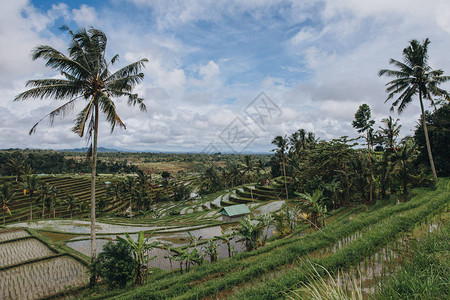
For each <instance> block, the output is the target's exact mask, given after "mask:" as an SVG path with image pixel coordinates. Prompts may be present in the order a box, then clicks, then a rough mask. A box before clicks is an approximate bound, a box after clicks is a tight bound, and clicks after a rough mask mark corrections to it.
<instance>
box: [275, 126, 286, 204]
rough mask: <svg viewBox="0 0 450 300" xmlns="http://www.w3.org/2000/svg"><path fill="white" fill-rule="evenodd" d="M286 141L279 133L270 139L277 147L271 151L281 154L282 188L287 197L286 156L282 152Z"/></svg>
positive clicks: (284, 149)
mask: <svg viewBox="0 0 450 300" xmlns="http://www.w3.org/2000/svg"><path fill="white" fill-rule="evenodd" d="M287 143H288V141H287V139H286V137H282V136H281V135H279V136H276V137H275V138H274V139H273V141H272V144H274V145H275V146H276V147H277V149H273V150H272V151H277V152H278V153H279V154H280V156H281V163H282V165H283V175H284V188H285V191H286V199H288V198H289V195H288V190H287V180H286V158H285V156H284V152H285V151H286V148H287Z"/></svg>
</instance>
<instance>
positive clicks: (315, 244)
mask: <svg viewBox="0 0 450 300" xmlns="http://www.w3.org/2000/svg"><path fill="white" fill-rule="evenodd" d="M42 179H43V180H45V181H47V182H50V183H52V184H57V185H58V186H59V188H60V190H61V191H65V192H67V193H68V192H72V193H73V192H75V193H76V194H77V195H80V196H81V197H80V199H81V200H80V202H81V201H84V202H88V201H89V197H88V192H87V191H88V187H89V180H88V178H84V177H75V176H73V177H68V176H63V177H44V178H42ZM107 179H109V180H111V181H113V180H114V179H112V178H111V177H105V178H102V179H101V180H100V181H99V189H98V193H99V195H102V194H105V193H106V189H105V187H104V186H103V184H102V182H103V181H106V180H107ZM191 180H192V179H189V180H187V182H190V181H191ZM449 184H450V180H449V179H441V180H440V182H439V184H438V186H437V189H436V190H432V189H427V188H416V189H414V191H413V192H412V195H414V197H412V199H410V200H409V201H407V202H404V203H397V202H396V200H394V199H393V200H386V201H379V202H378V203H377V204H376V205H375V206H367V205H357V206H353V207H342V208H340V209H338V210H335V211H332V212H331V213H328V214H327V225H326V226H325V227H323V228H322V229H321V230H312V229H311V228H310V226H309V224H307V223H303V224H299V225H298V226H297V227H296V229H295V231H294V232H293V233H292V234H290V235H288V236H287V237H285V238H279V236H278V233H277V232H275V229H274V227H271V228H270V230H269V232H270V234H269V241H268V243H267V244H266V245H265V246H263V247H259V248H258V249H257V250H254V251H251V252H246V251H245V247H244V245H243V243H242V242H241V241H239V240H238V238H236V237H234V238H232V239H231V244H232V246H233V247H234V249H235V251H236V253H235V255H233V256H232V257H231V258H228V256H229V254H228V251H227V247H226V245H225V244H224V243H222V242H219V240H218V236H221V234H222V233H221V232H225V233H227V234H232V233H233V228H236V225H237V224H236V222H224V221H222V218H221V215H220V214H219V210H220V209H221V208H222V207H226V206H229V205H234V204H242V203H244V204H246V205H247V206H248V207H249V208H250V210H251V214H250V215H251V216H252V217H253V218H256V217H258V216H260V215H261V214H263V213H266V212H267V213H270V212H275V213H281V212H282V211H283V210H284V207H294V206H295V205H296V204H295V201H292V200H286V199H284V196H285V195H284V193H283V180H282V179H281V178H275V179H274V180H273V181H272V183H271V184H270V185H269V186H261V185H255V184H245V185H242V186H238V187H236V188H233V189H229V190H223V191H219V192H216V193H213V194H209V195H205V196H197V197H194V198H192V199H189V200H186V201H178V202H175V201H163V202H156V203H154V204H152V207H151V210H152V211H153V214H152V215H151V216H146V215H144V216H139V217H136V218H133V219H130V218H124V217H122V216H115V215H114V213H113V212H114V211H115V210H116V209H117V207H123V206H124V205H126V203H122V204H120V203H114V202H112V203H111V204H110V206H108V208H107V209H106V211H108V212H112V213H108V214H106V215H104V216H103V217H100V218H99V220H98V222H99V224H98V226H99V227H98V245H97V246H98V251H101V250H102V249H101V248H102V246H103V245H104V244H105V243H106V242H108V241H109V240H114V239H116V236H117V235H119V236H122V237H123V236H124V233H125V232H127V233H129V234H131V236H132V237H133V238H136V237H137V232H138V231H144V232H145V234H146V236H147V237H151V240H152V241H153V240H157V241H159V242H160V243H161V244H160V245H159V246H158V247H157V248H156V249H154V250H153V252H152V253H151V255H152V256H153V255H155V256H156V259H155V260H153V261H152V262H151V264H150V267H152V268H160V269H162V270H163V271H161V270H159V271H156V269H153V270H155V271H154V275H151V277H150V279H149V282H151V283H150V284H148V285H144V286H142V287H137V288H135V289H132V290H115V291H113V292H109V291H104V292H101V293H100V295H97V296H95V295H93V294H90V293H89V292H88V291H87V290H86V291H82V292H81V293H83V298H94V299H107V298H117V299H149V298H151V299H167V298H170V299H198V298H232V299H262V298H264V299H278V298H280V297H281V298H283V297H293V298H298V297H300V298H301V296H298V295H299V294H298V293H299V292H298V291H299V289H300V288H301V287H302V285H303V284H306V283H308V282H310V281H311V278H313V275H314V274H315V273H316V272H317V273H318V274H319V275H320V276H326V275H327V274H328V272H329V273H330V274H332V275H330V276H334V275H333V274H337V273H338V272H339V273H340V276H341V278H344V282H343V283H341V285H343V286H345V289H351V287H348V286H347V285H348V284H349V282H357V284H358V285H360V286H361V292H362V293H363V295H364V297H367V296H368V295H374V294H376V293H378V289H379V286H380V282H382V281H384V280H386V278H388V277H390V276H391V275H392V274H396V273H397V272H399V270H400V263H401V262H402V261H403V260H404V257H405V255H406V254H405V253H408V252H409V251H410V249H411V247H412V246H411V245H412V244H413V243H411V241H413V240H415V239H417V238H419V237H420V236H422V235H424V233H430V234H432V233H433V232H435V231H438V229H439V230H440V228H442V227H443V226H444V225H445V224H447V223H448V216H449V213H448V210H449V201H448V199H449V196H450V191H449V187H448V186H449ZM83 190H86V191H83ZM83 193H85V194H86V196H83V195H84V194H83ZM19 199H23V202H24V203H23V207H22V208H20V204H21V203H20V201H19V202H18V204H19V205H17V206H15V207H13V208H14V209H15V210H13V212H14V214H13V216H14V217H12V218H10V219H8V224H9V225H8V226H9V227H10V228H11V226H16V225H18V226H26V227H30V228H34V229H32V230H33V231H29V230H28V229H14V230H11V229H8V230H3V232H1V233H0V252H1V253H2V256H1V257H2V259H0V272H1V275H2V276H1V278H2V279H1V280H2V281H1V283H2V285H4V286H8V289H5V290H3V291H2V292H3V295H2V297H3V298H7V299H9V298H12V299H14V298H17V297H19V298H30V299H31V298H37V297H46V295H53V294H58V295H60V294H64V293H69V294H70V293H71V291H74V290H78V289H80V288H84V287H85V286H86V284H87V280H88V278H87V276H88V275H87V274H86V270H87V267H86V265H85V263H86V262H87V261H88V258H89V255H90V253H89V250H90V241H89V223H88V220H83V219H82V218H80V217H82V216H83V214H82V213H76V214H75V215H74V216H75V217H74V220H73V221H71V220H69V219H68V218H67V216H68V215H67V213H68V212H67V210H66V209H64V207H61V208H58V209H57V210H56V212H57V214H56V215H57V217H60V216H62V217H63V218H65V219H64V220H60V219H59V220H58V218H57V219H56V220H53V218H51V219H50V220H47V221H45V220H44V221H39V222H33V223H16V222H15V221H19V220H20V219H21V216H22V218H23V219H27V217H28V201H27V200H28V199H26V198H25V197H22V196H21V195H20V196H19ZM121 205H122V206H121ZM35 209H36V210H39V206H36V208H35ZM21 210H22V211H21ZM23 219H22V220H23ZM11 222H13V223H11ZM83 222H84V223H83ZM15 224H16V225H15ZM30 230H31V229H30ZM273 233H275V234H274V235H273V236H272V234H273ZM189 234H190V235H192V236H193V237H194V238H196V239H198V240H197V244H196V245H197V246H196V247H197V249H198V250H199V251H200V252H203V251H204V250H203V247H204V246H205V245H206V242H207V241H208V240H209V239H216V241H217V242H219V247H218V254H219V258H221V259H220V260H219V261H217V262H216V263H214V264H212V263H210V262H209V261H208V259H205V260H204V262H203V264H201V265H200V266H195V267H192V269H191V271H190V272H187V273H185V272H183V273H181V272H180V271H179V270H177V269H178V267H179V264H178V263H175V262H172V261H170V260H169V259H168V257H169V256H170V255H175V256H176V255H179V254H180V253H182V252H183V251H185V250H186V249H188V248H189V247H192V244H191V243H192V240H191V237H190V235H189ZM42 236H44V237H42ZM39 237H40V238H39ZM43 241H44V242H43ZM45 241H47V242H45ZM49 245H53V246H49ZM53 247H54V248H53ZM191 249H192V248H191ZM70 253H78V254H77V255H78V259H80V261H79V260H77V259H74V258H73V256H71V255H73V254H70ZM13 254H14V255H13ZM311 265H313V266H320V267H318V268H317V269H314V268H311ZM172 269H175V270H174V274H172ZM24 274H27V275H24ZM358 274H359V275H358ZM42 278H43V279H42ZM53 282H55V283H53ZM31 286H32V287H33V289H32V290H33V292H30V289H29V287H31ZM35 287H36V288H35Z"/></svg>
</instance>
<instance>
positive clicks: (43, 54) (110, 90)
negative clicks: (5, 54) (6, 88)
mask: <svg viewBox="0 0 450 300" xmlns="http://www.w3.org/2000/svg"><path fill="white" fill-rule="evenodd" d="M64 29H65V30H67V32H68V33H69V35H70V37H71V43H70V45H69V49H68V53H69V54H68V56H66V55H65V54H63V53H62V52H60V51H58V50H56V49H54V48H52V47H50V46H43V45H41V46H37V47H36V48H35V49H34V50H33V53H32V58H33V60H36V59H39V58H42V59H44V60H45V61H46V66H47V67H49V68H52V69H55V70H58V71H59V72H60V73H61V75H62V76H63V79H60V78H57V79H55V78H49V79H37V80H29V81H28V82H27V84H26V86H27V87H31V88H30V89H29V90H27V91H25V92H23V93H21V94H19V95H17V96H16V98H15V99H14V101H20V100H26V99H44V98H53V99H55V100H65V99H66V100H68V101H67V102H66V103H64V104H63V105H61V106H60V107H58V108H57V109H55V110H53V111H52V112H50V113H49V114H48V115H46V116H45V117H44V118H42V119H41V120H39V121H38V122H37V123H36V124H35V125H34V126H33V127H32V128H31V130H30V134H31V133H33V132H35V130H36V127H37V125H38V124H39V123H40V122H41V121H42V120H43V119H45V118H47V117H48V118H49V119H50V122H52V121H53V120H54V118H55V117H56V116H62V117H64V116H66V114H67V113H68V112H70V111H71V110H73V109H74V105H75V104H76V103H77V102H79V101H80V100H83V99H84V100H85V101H87V105H86V106H85V107H84V108H83V109H82V110H81V112H80V113H79V114H78V116H77V118H76V120H75V126H74V127H73V129H72V130H73V131H74V132H75V133H77V134H78V135H79V136H80V137H83V136H84V135H85V134H86V135H87V139H88V141H91V144H90V147H89V151H88V156H89V157H90V156H92V176H91V177H92V178H91V259H92V262H93V261H94V260H95V257H96V247H95V181H96V180H95V179H96V172H97V170H96V168H97V142H98V128H99V117H100V113H103V114H105V116H106V121H107V122H108V123H109V124H110V126H111V131H113V130H114V128H115V127H116V126H119V127H122V128H126V126H125V124H124V122H122V120H121V119H120V117H119V115H118V114H117V111H116V106H115V104H114V102H113V100H112V99H113V97H122V96H126V97H128V105H132V106H135V105H136V104H138V105H139V108H140V109H141V110H142V111H145V110H146V107H145V104H144V102H143V99H142V98H139V96H138V95H137V94H133V93H132V90H133V87H134V86H135V85H137V84H139V83H140V82H141V81H142V80H143V79H144V74H143V73H141V69H142V68H143V67H144V64H145V62H147V59H141V60H139V61H137V62H134V63H132V64H129V65H127V66H125V67H123V68H121V69H119V70H117V71H116V72H114V73H111V71H110V67H111V66H112V65H114V63H115V62H116V61H117V60H118V57H119V56H118V55H114V56H113V57H112V59H111V60H109V61H108V60H107V59H106V45H107V38H106V35H105V34H104V33H103V32H102V31H100V30H98V29H95V28H90V29H89V30H86V29H85V28H81V29H79V30H78V31H77V32H76V33H74V32H72V31H71V30H70V29H69V28H68V27H64ZM86 125H87V126H86ZM91 284H92V285H93V284H95V282H94V277H92V278H91Z"/></svg>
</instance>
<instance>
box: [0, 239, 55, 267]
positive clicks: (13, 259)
mask: <svg viewBox="0 0 450 300" xmlns="http://www.w3.org/2000/svg"><path fill="white" fill-rule="evenodd" d="M53 254H54V252H52V251H51V250H50V249H49V248H47V247H46V246H45V245H44V244H42V243H41V242H40V241H39V240H37V239H34V238H27V239H23V240H18V241H12V242H9V243H2V244H0V268H3V267H7V266H12V265H16V264H19V263H22V262H25V261H28V260H33V259H38V258H43V257H47V256H51V255H53Z"/></svg>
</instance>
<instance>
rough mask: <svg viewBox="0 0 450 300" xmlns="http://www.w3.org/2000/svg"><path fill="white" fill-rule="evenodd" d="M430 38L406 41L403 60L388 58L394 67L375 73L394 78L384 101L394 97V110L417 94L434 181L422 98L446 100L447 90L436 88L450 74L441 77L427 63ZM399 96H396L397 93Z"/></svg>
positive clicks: (401, 110)
mask: <svg viewBox="0 0 450 300" xmlns="http://www.w3.org/2000/svg"><path fill="white" fill-rule="evenodd" d="M429 44H430V40H429V39H428V38H426V39H425V40H424V41H423V43H422V44H421V43H420V42H419V41H417V40H412V41H410V42H409V46H408V47H406V48H405V49H403V62H400V61H398V60H395V59H392V58H391V59H390V61H389V63H390V64H392V65H394V66H395V67H396V68H397V70H388V69H383V70H380V72H379V73H378V74H379V75H380V76H383V75H386V76H389V77H394V79H393V80H392V81H390V82H388V83H387V88H386V92H387V93H388V97H387V99H386V101H385V102H387V101H389V100H391V99H393V98H394V97H397V99H395V100H394V101H393V102H392V106H391V110H392V111H393V110H394V107H397V112H398V113H402V112H403V111H404V110H405V109H406V107H407V106H408V105H409V104H410V103H411V102H412V101H413V98H414V97H415V96H416V95H417V94H418V95H419V103H420V109H421V112H422V116H421V119H422V126H423V130H424V136H425V141H426V146H427V153H428V158H429V162H430V166H431V171H432V173H433V177H434V181H437V174H436V170H435V166H434V161H433V155H432V151H431V145H430V141H429V137H428V128H427V124H426V121H425V109H424V105H423V100H422V99H425V100H429V101H430V102H431V104H434V100H433V97H442V98H446V99H449V97H450V96H449V94H448V92H447V91H446V90H444V89H441V88H439V85H440V84H441V83H444V82H447V81H449V80H450V76H444V71H442V70H439V69H438V70H433V69H432V68H431V67H430V66H429V65H428V45H429ZM396 95H398V96H396Z"/></svg>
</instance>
